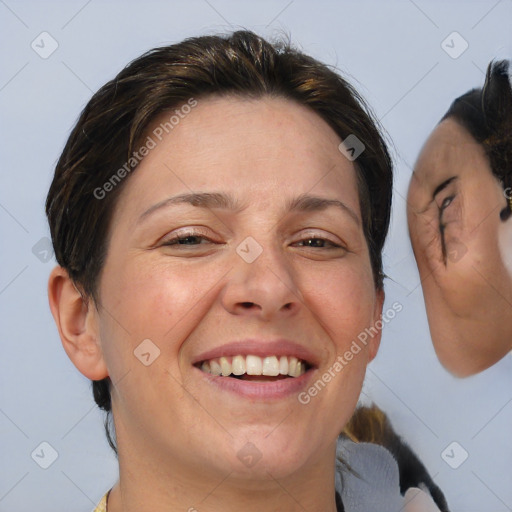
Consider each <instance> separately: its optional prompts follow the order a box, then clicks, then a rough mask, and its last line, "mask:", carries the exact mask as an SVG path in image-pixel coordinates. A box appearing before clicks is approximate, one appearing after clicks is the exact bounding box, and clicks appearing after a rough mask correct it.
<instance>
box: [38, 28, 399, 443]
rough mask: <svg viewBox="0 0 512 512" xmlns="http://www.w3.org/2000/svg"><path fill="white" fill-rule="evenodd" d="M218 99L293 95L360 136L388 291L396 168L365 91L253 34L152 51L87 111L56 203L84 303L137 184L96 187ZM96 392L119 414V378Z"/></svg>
mask: <svg viewBox="0 0 512 512" xmlns="http://www.w3.org/2000/svg"><path fill="white" fill-rule="evenodd" d="M211 95H238V96H240V97H245V98H260V97H262V96H265V95H268V96H275V97H284V98H288V99H290V100H292V101H295V102H297V103H299V104H301V105H304V106H308V107H309V108H311V109H312V110H313V111H314V112H316V113H317V114H318V115H319V116H320V117H321V118H322V119H324V120H325V121H326V122H327V123H328V124H329V125H330V126H331V128H332V129H333V130H334V131H335V132H336V133H337V134H338V135H339V136H340V138H341V139H342V140H344V139H345V138H346V137H347V136H349V135H355V137H357V138H358V139H359V140H360V141H361V142H362V143H363V144H364V151H363V152H362V153H361V154H360V155H359V156H358V158H357V161H356V162H354V163H355V167H356V172H357V178H358V187H359V198H360V205H361V214H362V220H363V230H364V235H365V238H366V241H367V243H368V248H369V253H370V260H371V265H372V270H373V274H374V281H375V286H376V288H378V289H381V288H382V284H383V272H382V248H383V245H384V241H385V238H386V234H387V231H388V226H389V219H390V209H391V194H392V162H391V158H390V155H389V152H388V149H387V146H386V143H385V141H384V139H383V138H382V136H381V134H380V131H379V128H378V122H377V121H376V120H375V118H374V116H373V115H372V114H371V113H370V111H369V109H368V107H367V106H366V104H365V102H364V101H363V99H362V98H361V97H360V96H359V94H358V93H357V91H356V90H355V89H354V88H353V87H352V86H351V85H350V84H349V83H348V82H346V81H345V80H344V79H343V78H342V77H341V76H340V75H339V74H337V73H336V72H334V71H333V70H331V69H329V67H327V66H326V65H324V64H322V63H320V62H318V61H317V60H315V59H313V58H311V57H309V56H307V55H305V54H303V53H301V52H300V51H298V50H296V49H294V48H292V47H291V45H290V43H289V42H277V43H274V44H270V43H269V42H267V41H266V40H265V39H263V38H261V37H259V36H257V35H256V34H254V33H253V32H250V31H245V30H244V31H237V32H234V33H232V34H228V35H215V36H202V37H193V38H189V39H186V40H184V41H183V42H181V43H178V44H174V45H170V46H164V47H160V48H155V49H153V50H150V51H148V52H147V53H145V54H144V55H142V56H141V57H139V58H137V59H136V60H134V61H133V62H131V63H130V64H129V65H128V66H127V67H126V68H124V69H123V70H122V71H121V72H120V73H119V74H118V75H117V76H116V77H115V78H114V79H113V80H111V81H109V82H108V83H107V84H105V85H104V86H103V87H101V89H99V91H98V92H97V93H96V94H94V96H93V97H92V98H91V100H90V101H89V103H88V104H87V105H86V107H85V108H84V110H83V112H82V113H81V115H80V117H79V119H78V122H77V124H76V126H75V127H74V128H73V130H72V132H71V134H70V136H69V139H68V141H67V143H66V146H65V147H64V150H63V152H62V155H61V157H60V158H59V161H58V163H57V166H56V169H55V176H54V179H53V182H52V184H51V187H50V190H49V193H48V197H47V200H46V214H47V216H48V221H49V224H50V231H51V236H52V241H53V246H54V250H55V255H56V258H57V261H58V263H59V264H60V265H61V266H62V267H63V268H65V269H66V270H67V271H68V273H69V276H70V278H71V279H72V280H73V281H74V282H75V283H76V284H77V285H78V286H79V288H80V289H81V290H83V293H84V296H85V297H89V296H90V297H92V298H93V299H94V300H95V301H96V302H97V299H98V297H97V296H96V293H97V281H98V277H99V275H100V272H101V269H102V266H103V263H104V260H105V256H106V251H107V243H108V232H109V224H110V221H111V218H112V214H113V211H114V208H115V205H116V200H117V198H118V197H119V194H120V192H121V190H122V188H123V185H124V183H126V179H129V178H126V179H124V180H123V181H122V182H119V183H118V184H116V186H115V187H113V189H112V190H111V191H109V193H108V194H106V195H105V197H102V198H101V199H98V198H97V193H96V194H95V190H97V189H98V187H101V186H102V185H103V184H105V183H106V182H107V181H108V180H109V179H111V178H112V176H113V174H114V173H115V172H116V169H120V168H121V167H122V166H123V164H125V162H127V161H129V159H130V158H131V157H132V155H133V152H134V150H135V149H137V144H140V140H141V138H142V137H143V136H144V135H145V131H146V130H147V128H148V125H149V124H150V123H151V122H152V121H153V120H154V119H155V118H156V117H157V116H159V115H160V114H162V113H163V112H167V111H170V110H171V109H175V108H177V107H180V105H181V106H182V105H184V104H186V103H187V102H188V101H189V100H190V98H195V99H199V98H205V97H207V96H211ZM93 392H94V398H95V400H96V403H97V404H98V405H99V406H100V407H101V408H103V409H105V410H106V411H110V410H111V400H110V391H109V379H108V378H107V379H104V380H102V381H96V382H93ZM107 419H108V418H107ZM107 433H108V430H107ZM109 440H110V437H109ZM111 444H112V443H111ZM114 449H115V448H114Z"/></svg>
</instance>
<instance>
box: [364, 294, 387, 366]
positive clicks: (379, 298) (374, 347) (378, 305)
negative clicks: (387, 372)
mask: <svg viewBox="0 0 512 512" xmlns="http://www.w3.org/2000/svg"><path fill="white" fill-rule="evenodd" d="M384 297H385V294H384V290H383V289H380V290H377V291H376V296H375V311H374V315H373V327H375V328H378V333H377V334H376V335H375V336H373V337H372V338H371V339H370V342H369V344H368V347H369V350H368V362H371V361H373V360H374V359H375V356H376V355H377V352H378V350H379V346H380V339H381V336H382V308H383V306H384Z"/></svg>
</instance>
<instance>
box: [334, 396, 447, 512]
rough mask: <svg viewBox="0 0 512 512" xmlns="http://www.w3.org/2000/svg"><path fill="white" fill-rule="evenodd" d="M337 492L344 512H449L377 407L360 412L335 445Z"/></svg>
mask: <svg viewBox="0 0 512 512" xmlns="http://www.w3.org/2000/svg"><path fill="white" fill-rule="evenodd" d="M336 488H337V490H338V492H339V493H340V495H341V498H342V501H343V505H344V508H345V512H359V511H361V512H362V511H364V512H370V511H373V510H375V511H379V512H383V511H384V510H385V511H388V510H389V511H395V510H396V511H397V510H403V511H404V512H408V511H410V512H448V511H449V509H448V505H447V503H446V500H445V498H444V495H443V493H442V491H441V490H440V489H439V487H438V486H437V485H436V484H435V483H434V481H433V480H432V478H431V477H430V475H429V473H428V471H427V469H426V468H425V466H424V465H423V464H422V462H421V461H420V459H419V458H418V457H417V455H416V454H415V453H414V452H413V450H412V449H411V448H410V447H409V446H408V445H407V444H406V443H405V442H404V441H403V440H402V438H401V437H400V436H399V435H398V434H397V433H396V432H395V431H394V430H393V428H392V427H391V423H390V422H389V419H388V418H387V416H386V415H385V414H384V413H383V412H382V411H381V410H380V409H379V408H378V407H376V406H372V407H361V408H359V409H358V410H357V411H356V413H355V414H354V417H353V419H352V420H351V422H350V423H349V424H348V425H347V427H346V429H345V430H344V432H343V434H342V435H341V436H340V438H339V440H338V447H337V475H336ZM384 503H385V504H386V508H383V504H384Z"/></svg>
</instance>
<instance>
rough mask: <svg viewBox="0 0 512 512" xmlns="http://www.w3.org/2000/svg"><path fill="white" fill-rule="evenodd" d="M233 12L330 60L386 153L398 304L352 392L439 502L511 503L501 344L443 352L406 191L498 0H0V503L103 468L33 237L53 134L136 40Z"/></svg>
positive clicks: (487, 33)
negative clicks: (40, 50) (40, 457)
mask: <svg viewBox="0 0 512 512" xmlns="http://www.w3.org/2000/svg"><path fill="white" fill-rule="evenodd" d="M240 27H245V28H250V29H253V30H255V31H256V32H258V33H260V34H262V35H264V36H272V35H275V34H277V33H279V32H281V31H285V32H288V33H290V34H291V36H292V40H293V41H294V42H295V43H297V44H298V45H299V46H301V47H302V48H303V50H304V51H305V52H307V53H310V54H312V55H313V56H315V57H317V58H319V59H321V60H323V61H325V62H326V63H328V64H332V65H337V66H338V67H339V68H341V70H342V71H343V72H345V73H346V74H348V75H349V76H350V77H351V78H352V80H353V82H354V84H355V85H356V87H357V88H358V89H359V90H360V91H361V92H362V94H363V95H364V96H365V97H366V98H367V100H368V101H369V102H370V104H371V105H372V106H373V108H374V109H375V111H376V113H377V115H378V117H380V118H381V120H382V122H383V125H384V127H385V128H386V129H387V131H388V132H389V135H390V137H391V138H392V140H393V141H394V144H395V147H396V151H395V156H396V164H397V167H396V183H395V196H394V207H393V217H392V229H391V236H390V238H389V241H388V244H387V246H386V250H385V264H386V271H387V273H388V274H389V276H390V279H388V280H387V283H386V290H387V302H386V307H389V306H390V305H391V304H392V303H393V302H394V301H399V302H401V303H402V304H403V306H404V309H403V311H402V312H401V313H400V314H398V315H397V317H396V318H395V319H394V320H393V321H392V322H391V323H390V324H389V325H387V326H386V329H385V332H384V337H383V342H382V346H381V351H380V353H379V356H378V357H377V359H376V361H375V362H374V363H372V365H371V367H370V371H369V373H368V378H367V381H366V384H365V388H364V393H365V399H367V400H369V399H371V400H374V401H376V403H377V404H378V405H379V406H380V407H381V408H383V409H384V410H385V411H386V412H387V413H388V414H389V416H390V417H391V419H392V422H393V424H394V426H395V428H396V429H397V430H398V431H399V432H401V433H402V434H403V436H404V437H405V439H406V440H407V441H409V442H410V444H411V445H412V446H413V447H414V448H415V450H416V451H417V452H418V453H419V455H420V457H421V458H422V460H423V461H424V462H425V464H426V465H427V467H428V469H429V471H430V472H431V474H432V475H433V476H434V478H435V480H436V481H437V482H438V483H439V485H440V486H441V487H442V489H443V490H444V492H445V494H446V496H447V498H448V501H449V503H450V504H451V507H452V510H453V511H454V512H482V511H485V512H505V511H509V510H512V440H511V433H512V357H511V356H510V355H509V356H507V358H505V359H504V360H502V361H501V362H500V363H499V364H497V365H496V366H494V367H493V368H491V369H489V370H488V371H486V372H484V373H482V374H480V375H478V376H476V377H474V378H470V379H466V380H456V379H454V378H452V377H451V376H450V375H448V374H447V373H446V372H445V371H444V370H443V369H442V368H441V367H440V365H439V363H438V362H437V360H436V358H435V354H434V352H433V349H432V347H431V342H430V337H429V333H428V326H427V322H426V317H425V311H424V303H423V298H422V294H421V288H420V286H419V279H418V274H417V271H416V267H415V264H414V260H413V257H412V252H411V248H410V244H409V241H408V238H407V230H406V219H405V201H404V197H405V194H406V190H407V184H408V181H409V177H410V174H411V169H410V167H411V165H413V163H414V160H415V158H416V155H417V153H418V151H419V149H420V147H421V144H422V143H423V141H424V140H425V138H426V136H427V134H428V133H429V131H430V130H431V129H432V127H433V125H434V124H435V123H436V122H437V121H438V119H439V118H440V116H441V115H442V114H443V113H444V111H445V110H446V108H447V107H448V105H449V103H450V102H451V100H452V99H453V98H454V97H455V96H457V95H459V94H461V93H463V92H465V91H466V90H467V89H469V88H470V87H473V86H477V85H481V84H482V80H483V70H484V69H485V67H486V65H487V63H488V61H489V60H490V59H491V58H493V57H506V56H508V57H512V0H501V1H495V0H491V1H473V2H469V1H465V2H462V1H460V2H453V1H426V0H415V1H414V2H413V1H412V0H404V1H398V0H397V1H392V2H383V1H381V2H378V1H374V2H371V1H359V2H347V1H326V0H323V1H318V0H317V1H316V2H308V1H304V0H295V1H289V0H274V1H262V2H247V1H238V2H237V1H234V0H208V1H206V0H193V1H189V2H177V1H168V2H120V1H100V0H92V1H90V2H86V1H84V0H80V1H60V2H58V1H47V2H41V1H32V2H29V1H15V0H5V1H2V0H0V38H1V44H0V54H1V59H2V60H1V66H0V112H1V116H2V123H1V128H0V130H1V135H0V144H1V160H0V165H1V174H0V177H1V186H0V230H1V231H0V233H1V261H2V265H1V266H0V316H1V324H0V335H1V339H2V350H1V357H0V365H1V369H0V379H1V388H0V433H1V453H2V456H1V459H0V460H1V462H0V511H5V512H7V511H9V512H22V511H27V512H28V511H30V512H33V511H35V510H37V511H39V512H50V511H51V512H59V511H68V510H75V511H78V512H81V511H83V512H86V511H88V510H90V509H92V508H93V506H94V504H95V502H96V501H97V500H98V499H99V498H100V496H101V495H102V494H103V493H104V491H105V490H106V489H108V488H109V487H110V486H111V485H112V483H113V482H114V481H115V479H116V460H115V458H114V457H113V455H112V453H111V452H110V449H109V448H108V446H107V443H106V441H105V438H104V434H103V426H102V417H101V414H100V413H99V412H98V410H97V409H96V407H95V405H94V402H93V400H92V395H91V392H90V386H89V383H88V381H86V379H85V378H82V377H81V375H79V373H78V372H77V371H76V370H75V368H74V367H73V366H72V365H71V363H70V362H69V361H68V359H67V357H66V355H65V353H64V351H63V350H62V348H61V345H60V340H59V338H58V335H57V331H56V328H55V326H54V323H53V320H52V318H51V315H50V312H49V309H48V306H47V298H46V282H47V277H48V274H49V272H50V269H51V267H52V265H53V264H54V260H53V259H52V260H51V261H49V262H46V263H44V262H42V261H40V260H39V259H38V258H37V257H36V256H35V255H34V254H33V252H32V247H33V246H34V245H35V244H36V243H37V242H38V241H39V240H40V239H41V238H43V237H47V236H48V228H47V225H46V220H45V217H44V214H43V207H44V199H45V195H46V192H47V189H48V186H49V183H50V180H51V176H52V173H53V167H54V165H55V162H56V160H57V158H58V156H59V154H60V152H61V150H62V148H63V145H64V143H65V141H66V138H67V136H68V133H69V131H70V129H71V127H72V125H73V123H74V122H75V120H76V118H77V116H78V114H79V112H80V110H81V109H82V108H83V106H84V105H85V103H86V102H87V101H88V100H89V98H90V96H91V94H92V92H93V91H96V90H97V89H98V88H99V87H100V86H101V85H103V83H105V82H106V81H107V80H108V79H110V78H112V77H113V76H114V75H115V74H116V73H117V72H118V71H119V70H120V69H121V68H122V67H123V66H124V65H125V64H126V63H127V62H128V61H130V60H131V59H133V58H135V57H137V56H138V55H140V54H141V53H142V52H143V51H145V50H147V49H149V48H151V47H153V46H157V45H161V44H165V43H173V42H177V41H180V40H182V39H183V38H185V37H188V36H192V35H201V34H205V33H214V32H218V31H225V30H231V29H235V28H240ZM42 31H47V32H49V33H50V34H51V35H52V37H53V38H55V39H56V40H57V42H58V44H59V47H58V49H57V51H56V52H55V53H54V54H53V55H51V56H50V57H49V58H48V59H46V60H43V59H42V58H40V57H39V55H37V54H36V53H35V52H34V51H33V50H32V48H31V46H30V44H31V42H32V41H33V40H34V39H35V38H36V36H38V34H40V33H41V32H42ZM453 31H457V32H459V33H460V34H461V35H462V36H463V37H464V39H465V40H467V42H468V43H469V48H468V50H467V51H466V52H465V53H464V54H462V55H461V56H460V57H459V58H458V59H452V58H451V57H449V56H448V55H447V54H446V53H445V52H444V51H443V49H442V48H441V42H442V41H443V40H444V39H445V38H446V36H448V34H450V33H451V32H453ZM40 243H44V242H40ZM319 428H321V426H319ZM42 441H46V442H48V443H50V444H51V445H52V446H53V447H54V448H55V450H56V451H57V452H58V454H59V457H58V459H57V460H56V461H55V463H54V464H53V465H51V466H50V467H49V468H48V469H46V470H44V469H41V468H40V467H39V466H38V465H36V463H35V462H34V461H33V460H32V458H31V456H30V454H31V452H32V451H33V450H34V448H35V447H37V446H38V445H39V444H40V443H41V442H42ZM453 441H456V442H458V443H459V444H460V445H461V446H462V447H463V448H464V449H465V450H467V452H468V453H469V458H468V459H467V460H466V461H465V462H464V463H463V464H462V465H461V466H460V467H459V468H458V469H452V468H451V467H449V466H448V465H447V464H446V463H445V462H444V460H443V459H442V457H441V453H442V451H443V450H444V449H445V448H446V447H447V446H448V445H449V444H450V443H452V442H453Z"/></svg>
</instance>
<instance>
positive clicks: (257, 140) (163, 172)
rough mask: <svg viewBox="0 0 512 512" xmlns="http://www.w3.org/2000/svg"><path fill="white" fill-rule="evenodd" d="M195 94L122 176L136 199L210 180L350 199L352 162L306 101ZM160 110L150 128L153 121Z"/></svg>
mask: <svg viewBox="0 0 512 512" xmlns="http://www.w3.org/2000/svg"><path fill="white" fill-rule="evenodd" d="M201 101H202V100H198V105H197V107H195V109H194V110H193V111H192V112H191V113H190V114H188V115H187V116H185V117H184V118H183V119H182V120H181V121H180V123H179V124H178V125H177V126H175V127H174V128H173V130H172V131H170V132H169V133H168V134H166V135H165V136H164V137H162V140H161V141H156V145H155V147H154V149H152V150H151V151H150V153H149V154H148V155H147V156H146V157H145V158H144V159H143V160H142V161H141V163H140V165H139V167H138V168H137V170H136V172H134V175H133V176H132V177H131V178H130V183H128V184H127V190H126V192H127V194H128V195H129V196H137V198H138V200H141V201H143V202H144V201H149V200H153V199H155V198H157V196H159V195H161V194H164V190H165V193H166V194H167V193H183V192H190V190H197V189H208V190H209V189H212V190H213V188H215V189H216V190H219V189H224V190H228V191H229V190H230V191H231V192H233V193H234V194H236V195H240V194H244V192H248V191H251V192H253V193H260V192H261V193H264V192H265V190H268V189H271V188H272V187H274V188H278V189H279V190H280V191H281V192H280V197H281V196H282V197H283V198H284V196H285V195H286V196H289V195H290V194H284V192H289V193H292V194H293V193H295V195H297V194H299V193H304V192H310V191H314V192H319V191H324V192H329V193H330V194H331V195H339V194H341V195H343V196H346V197H347V196H348V197H350V196H353V195H354V192H355V196H356V197H355V198H354V199H355V203H357V180H356V176H355V168H354V165H353V163H352V162H350V161H349V160H348V159H347V158H345V156H343V155H342V153H341V152H340V151H339V149H338V146H339V143H340V138H339V137H338V135H337V134H336V133H335V132H334V130H332V128H331V127H330V126H329V125H328V124H327V123H326V122H325V121H324V120H323V119H322V118H321V117H320V116H318V115H317V114H316V113H315V112H313V111H312V110H310V109H309V108H306V107H304V106H302V105H299V104H296V103H295V102H293V101H290V100H286V99H282V98H263V99H260V100H246V99H239V98H213V99H211V98H208V99H206V100H203V101H204V103H201ZM166 115H167V114H164V115H163V116H160V117H159V118H158V119H157V120H156V121H155V122H154V123H153V124H152V126H151V127H150V128H152V129H153V130H154V129H155V127H158V126H159V124H161V123H162V120H164V119H165V116H166ZM151 133H152V132H151V130H149V131H148V132H147V134H149V135H146V136H151ZM212 187H213V188H212ZM352 206H353V207H354V208H355V207H356V206H357V205H356V204H352Z"/></svg>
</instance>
